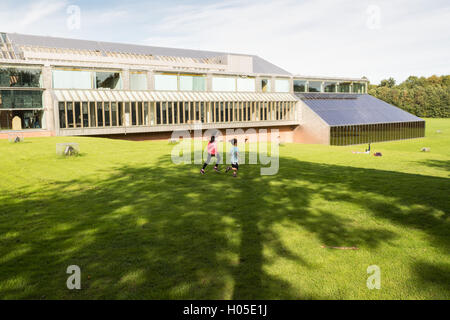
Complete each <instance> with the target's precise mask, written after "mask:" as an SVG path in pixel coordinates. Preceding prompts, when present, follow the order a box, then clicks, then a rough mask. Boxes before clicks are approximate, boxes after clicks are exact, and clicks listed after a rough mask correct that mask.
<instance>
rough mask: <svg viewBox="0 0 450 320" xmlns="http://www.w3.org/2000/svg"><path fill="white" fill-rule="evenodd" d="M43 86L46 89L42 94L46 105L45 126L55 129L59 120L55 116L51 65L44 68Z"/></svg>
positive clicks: (50, 129) (48, 128)
mask: <svg viewBox="0 0 450 320" xmlns="http://www.w3.org/2000/svg"><path fill="white" fill-rule="evenodd" d="M42 87H43V88H44V89H45V90H44V93H43V94H42V103H43V107H44V119H43V120H44V121H45V128H46V129H47V130H49V131H55V128H56V123H55V121H56V120H57V118H55V115H54V113H55V110H54V103H53V96H52V88H53V83H52V69H51V67H50V66H44V67H43V68H42ZM44 121H43V122H44ZM43 126H44V124H43Z"/></svg>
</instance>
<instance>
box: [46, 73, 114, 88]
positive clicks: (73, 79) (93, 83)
mask: <svg viewBox="0 0 450 320" xmlns="http://www.w3.org/2000/svg"><path fill="white" fill-rule="evenodd" d="M53 88H55V89H100V88H105V89H122V88H123V86H122V77H121V74H120V72H99V71H73V70H53Z"/></svg>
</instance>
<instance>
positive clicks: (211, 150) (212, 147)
mask: <svg viewBox="0 0 450 320" xmlns="http://www.w3.org/2000/svg"><path fill="white" fill-rule="evenodd" d="M206 150H207V151H208V158H207V159H206V161H205V163H204V164H203V168H202V169H201V170H200V173H201V174H205V168H206V166H207V165H208V164H209V163H210V162H211V158H212V157H215V158H216V159H217V161H216V164H215V165H214V170H216V172H219V164H220V160H221V159H220V154H219V153H218V152H217V142H216V137H215V136H211V139H210V140H209V142H208V146H207V147H206Z"/></svg>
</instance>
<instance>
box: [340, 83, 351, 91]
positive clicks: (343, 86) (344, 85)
mask: <svg viewBox="0 0 450 320" xmlns="http://www.w3.org/2000/svg"><path fill="white" fill-rule="evenodd" d="M350 87H351V82H341V83H339V85H338V92H350Z"/></svg>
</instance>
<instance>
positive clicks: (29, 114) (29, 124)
mask: <svg viewBox="0 0 450 320" xmlns="http://www.w3.org/2000/svg"><path fill="white" fill-rule="evenodd" d="M15 117H19V118H20V120H21V126H22V129H41V128H42V125H43V121H42V118H43V111H42V110H33V109H31V110H1V109H0V130H12V129H13V127H12V120H13V118H15Z"/></svg>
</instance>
